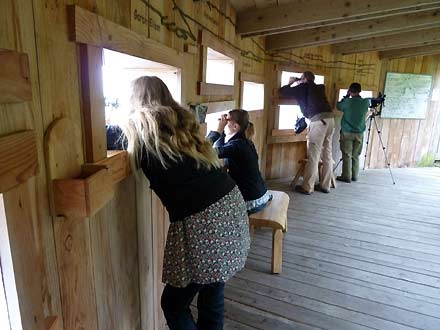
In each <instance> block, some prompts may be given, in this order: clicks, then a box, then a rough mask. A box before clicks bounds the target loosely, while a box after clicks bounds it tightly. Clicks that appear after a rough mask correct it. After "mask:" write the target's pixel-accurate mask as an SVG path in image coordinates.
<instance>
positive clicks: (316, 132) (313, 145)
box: [303, 118, 335, 192]
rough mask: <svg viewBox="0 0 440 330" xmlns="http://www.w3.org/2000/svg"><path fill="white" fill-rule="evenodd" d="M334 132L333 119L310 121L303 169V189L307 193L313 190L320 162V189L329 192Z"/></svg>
mask: <svg viewBox="0 0 440 330" xmlns="http://www.w3.org/2000/svg"><path fill="white" fill-rule="evenodd" d="M334 130H335V121H334V119H333V118H326V119H322V120H318V121H312V122H311V123H310V125H309V131H308V134H307V159H308V162H307V164H306V167H305V169H304V183H303V188H304V190H306V191H308V192H312V191H313V190H314V186H315V181H316V178H317V177H318V164H319V160H320V159H321V160H322V163H323V166H322V173H321V178H322V181H321V182H320V185H321V188H322V189H326V190H329V189H330V184H331V178H332V165H333V158H332V139H333V132H334Z"/></svg>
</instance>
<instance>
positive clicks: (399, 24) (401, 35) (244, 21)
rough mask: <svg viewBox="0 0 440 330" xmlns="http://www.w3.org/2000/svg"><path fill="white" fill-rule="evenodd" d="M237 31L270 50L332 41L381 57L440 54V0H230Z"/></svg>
mask: <svg viewBox="0 0 440 330" xmlns="http://www.w3.org/2000/svg"><path fill="white" fill-rule="evenodd" d="M230 1H231V3H232V5H233V6H234V7H235V9H236V11H237V27H236V29H237V33H238V34H239V35H241V36H242V37H243V38H247V37H252V36H266V49H267V50H268V51H273V52H277V51H281V50H288V49H294V48H301V47H310V46H318V45H332V50H333V52H335V53H340V54H352V53H360V52H368V51H379V52H380V56H381V58H398V57H407V56H416V55H425V54H426V55H428V54H429V55H431V54H436V53H440V0H436V1H433V0H365V1H357V0H230Z"/></svg>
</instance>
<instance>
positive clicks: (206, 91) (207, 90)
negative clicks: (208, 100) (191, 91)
mask: <svg viewBox="0 0 440 330" xmlns="http://www.w3.org/2000/svg"><path fill="white" fill-rule="evenodd" d="M197 89H198V94H199V95H203V96H212V95H218V96H231V97H233V96H234V92H235V89H234V86H229V85H219V84H209V83H205V82H202V81H199V82H198V83H197Z"/></svg>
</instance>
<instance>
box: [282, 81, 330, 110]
mask: <svg viewBox="0 0 440 330" xmlns="http://www.w3.org/2000/svg"><path fill="white" fill-rule="evenodd" d="M279 93H280V96H282V97H291V98H294V99H295V100H296V101H297V102H298V104H299V106H300V108H301V112H302V113H303V115H304V116H305V117H306V118H308V119H312V118H313V117H314V116H315V115H317V114H320V113H324V112H330V113H331V112H332V108H331V107H330V104H329V102H328V100H327V96H326V95H325V86H324V85H316V84H315V83H308V82H307V83H302V84H299V85H298V86H295V87H290V85H286V86H283V87H281V88H280V91H279Z"/></svg>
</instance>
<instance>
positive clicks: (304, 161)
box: [290, 158, 336, 189]
mask: <svg viewBox="0 0 440 330" xmlns="http://www.w3.org/2000/svg"><path fill="white" fill-rule="evenodd" d="M307 162H308V159H307V158H305V159H301V160H299V161H298V164H300V166H299V169H298V171H297V172H296V175H295V177H294V178H293V180H292V182H291V183H290V186H291V187H292V189H295V186H296V185H297V183H298V180H299V178H300V177H302V176H304V170H305V168H306V164H307ZM322 165H323V163H322V161H321V160H320V161H319V163H318V173H319V182H321V171H322ZM331 187H332V188H336V180H335V177H334V176H333V173H332V179H331Z"/></svg>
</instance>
